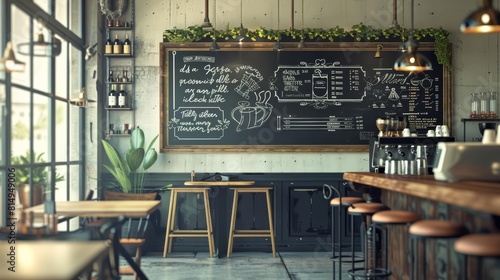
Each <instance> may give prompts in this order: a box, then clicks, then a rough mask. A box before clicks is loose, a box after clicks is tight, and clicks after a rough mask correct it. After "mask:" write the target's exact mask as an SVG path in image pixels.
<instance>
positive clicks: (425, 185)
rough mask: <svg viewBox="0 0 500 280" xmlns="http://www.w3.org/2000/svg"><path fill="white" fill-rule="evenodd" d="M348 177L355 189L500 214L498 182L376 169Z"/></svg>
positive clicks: (353, 173)
mask: <svg viewBox="0 0 500 280" xmlns="http://www.w3.org/2000/svg"><path fill="white" fill-rule="evenodd" d="M344 180H347V181H350V182H351V184H352V185H353V186H354V188H356V187H359V188H363V187H376V188H379V189H385V190H389V191H394V192H399V193H403V194H407V195H412V196H416V197H420V198H425V199H430V200H435V201H439V202H443V203H447V204H450V205H455V206H460V207H464V208H469V209H473V210H478V211H482V212H485V213H489V214H494V215H497V216H500V183H498V182H497V183H495V182H480V181H463V182H456V183H448V182H442V181H436V180H434V176H433V175H423V176H422V175H386V174H382V173H372V172H346V173H344Z"/></svg>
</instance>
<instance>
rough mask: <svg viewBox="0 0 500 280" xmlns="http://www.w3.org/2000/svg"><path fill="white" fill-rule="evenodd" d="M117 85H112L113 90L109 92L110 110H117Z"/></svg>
mask: <svg viewBox="0 0 500 280" xmlns="http://www.w3.org/2000/svg"><path fill="white" fill-rule="evenodd" d="M116 99H117V98H116V85H115V84H112V85H111V90H110V91H109V94H108V107H109V108H116Z"/></svg>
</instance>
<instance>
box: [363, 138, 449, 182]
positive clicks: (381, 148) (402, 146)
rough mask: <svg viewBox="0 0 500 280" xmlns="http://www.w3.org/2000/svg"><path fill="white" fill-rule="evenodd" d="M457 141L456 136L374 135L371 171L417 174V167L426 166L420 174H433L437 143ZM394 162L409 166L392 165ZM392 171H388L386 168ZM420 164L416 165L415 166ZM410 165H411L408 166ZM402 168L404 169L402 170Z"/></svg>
mask: <svg viewBox="0 0 500 280" xmlns="http://www.w3.org/2000/svg"><path fill="white" fill-rule="evenodd" d="M439 142H455V137H453V136H448V137H425V136H416V137H413V136H412V137H374V138H371V139H370V147H369V152H370V154H369V161H370V172H376V173H388V174H405V175H415V174H417V173H416V168H417V167H418V168H425V169H426V170H425V171H423V170H420V171H418V174H432V168H433V166H434V158H435V155H436V150H437V144H438V143H439ZM394 163H398V164H402V163H403V164H406V165H407V166H404V165H403V166H402V167H401V166H399V167H396V166H392V165H393V164H394ZM387 164H390V165H391V166H390V168H391V171H390V172H387V171H388V170H386V168H389V166H387ZM415 164H418V165H417V166H416V167H415V166H413V165H415ZM408 166H410V167H408ZM396 169H397V170H396ZM400 169H402V170H400Z"/></svg>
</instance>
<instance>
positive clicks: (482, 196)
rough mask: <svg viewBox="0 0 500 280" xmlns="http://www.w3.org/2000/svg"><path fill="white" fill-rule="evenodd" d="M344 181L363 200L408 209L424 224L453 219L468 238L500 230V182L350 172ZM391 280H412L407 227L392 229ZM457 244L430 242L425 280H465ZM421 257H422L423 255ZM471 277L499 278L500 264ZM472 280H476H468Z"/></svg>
mask: <svg viewBox="0 0 500 280" xmlns="http://www.w3.org/2000/svg"><path fill="white" fill-rule="evenodd" d="M343 179H344V180H346V181H348V182H349V185H350V187H351V188H352V189H354V190H356V191H359V192H362V193H364V194H365V198H367V199H371V200H373V201H380V202H382V203H384V204H386V205H387V206H389V207H390V208H391V209H392V210H408V211H412V212H415V213H417V214H419V215H420V217H421V219H423V220H427V219H443V220H452V221H455V222H458V223H460V224H462V225H464V226H465V227H466V228H467V229H468V231H469V232H470V233H492V232H499V231H500V183H499V182H481V181H462V182H455V183H449V182H442V181H436V180H434V176H433V175H423V176H422V175H386V174H382V173H370V172H346V173H344V175H343ZM388 238H389V239H388V240H390V242H389V253H388V257H389V266H390V268H391V270H392V275H391V277H390V279H411V268H412V261H410V260H411V259H413V257H412V256H411V255H413V254H412V253H411V251H412V250H410V249H409V248H410V247H411V245H410V238H409V236H408V230H407V227H402V226H393V227H391V228H390V230H389V232H388ZM453 242H454V240H453V239H452V240H449V239H435V240H432V239H431V240H429V241H427V255H426V256H425V261H426V262H427V264H428V265H427V269H426V270H427V271H426V272H425V273H426V275H427V279H464V278H463V267H464V266H465V265H466V264H465V263H464V260H463V258H462V256H460V255H459V254H457V253H456V252H455V251H454V249H453ZM419 255H420V256H419V258H424V257H423V256H422V255H421V254H419ZM467 266H468V269H469V273H470V274H469V275H474V274H475V272H476V271H477V270H478V269H480V270H482V271H483V273H484V275H483V276H484V278H483V279H500V270H498V269H496V268H497V267H500V259H495V260H494V261H492V260H491V259H490V261H489V262H483V265H481V266H480V267H478V265H477V262H469V264H468V265H467ZM467 279H473V278H467Z"/></svg>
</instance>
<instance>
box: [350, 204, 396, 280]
mask: <svg viewBox="0 0 500 280" xmlns="http://www.w3.org/2000/svg"><path fill="white" fill-rule="evenodd" d="M389 209H390V208H389V207H388V206H387V205H385V204H383V203H375V202H372V203H368V202H367V203H355V204H352V205H350V206H349V208H347V213H348V214H349V215H351V216H361V217H362V218H363V223H362V224H361V228H362V230H361V233H362V235H361V242H362V246H361V247H362V248H363V249H362V251H363V252H364V256H365V265H364V267H359V268H355V267H354V262H352V265H351V269H350V270H348V274H349V275H350V276H351V277H352V278H356V277H360V278H369V277H370V276H368V275H369V274H368V270H367V268H368V264H369V260H368V257H369V256H368V255H367V250H366V245H364V244H365V243H366V242H367V232H366V231H367V228H370V227H371V223H372V222H371V220H372V219H371V218H372V216H373V214H375V213H377V212H379V211H382V210H389ZM365 221H366V222H365ZM351 232H354V217H351ZM351 255H353V256H354V234H353V235H351ZM360 270H363V272H358V271H360Z"/></svg>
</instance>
